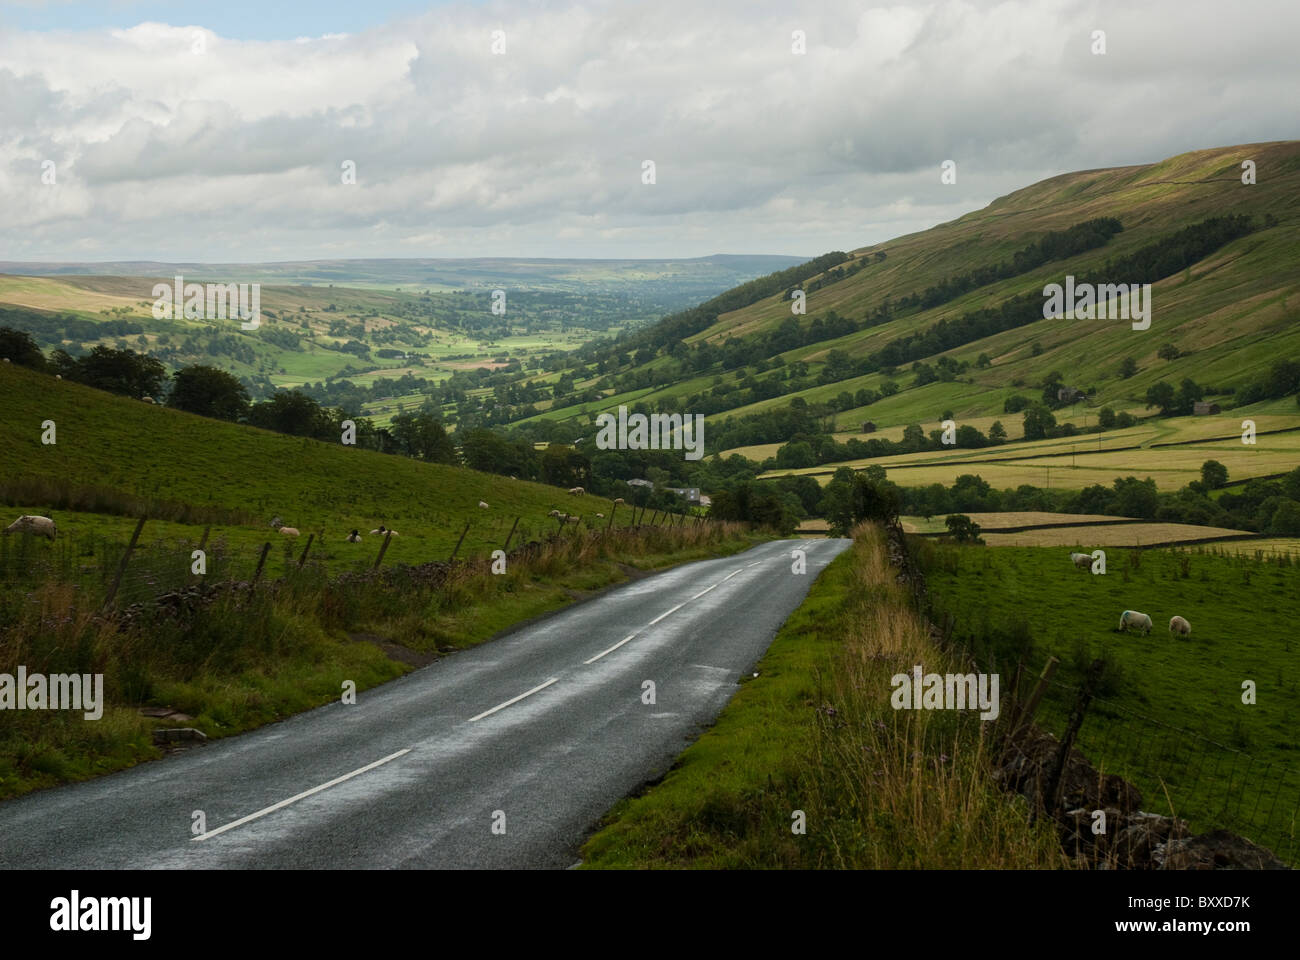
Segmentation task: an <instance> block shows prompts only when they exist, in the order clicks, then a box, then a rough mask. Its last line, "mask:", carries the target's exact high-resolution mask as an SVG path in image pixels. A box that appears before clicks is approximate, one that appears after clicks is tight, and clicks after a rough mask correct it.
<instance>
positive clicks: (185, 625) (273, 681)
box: [0, 523, 765, 799]
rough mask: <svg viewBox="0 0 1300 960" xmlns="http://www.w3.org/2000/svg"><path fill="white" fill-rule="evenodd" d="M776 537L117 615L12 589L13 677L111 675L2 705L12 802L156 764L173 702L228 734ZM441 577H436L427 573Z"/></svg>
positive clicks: (730, 538) (580, 552)
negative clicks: (155, 716) (85, 709)
mask: <svg viewBox="0 0 1300 960" xmlns="http://www.w3.org/2000/svg"><path fill="white" fill-rule="evenodd" d="M762 539H765V537H764V536H762V535H758V534H752V533H747V532H745V531H744V530H743V529H742V528H741V527H739V526H737V525H733V524H721V523H716V524H707V525H702V526H699V527H683V528H645V529H642V530H640V531H635V530H616V531H613V532H612V533H611V534H610V535H609V536H604V537H601V536H586V535H576V536H566V537H561V538H558V539H557V540H555V541H552V542H549V543H546V544H543V545H542V546H541V547H540V549H538V550H536V551H534V552H532V553H531V554H528V555H525V556H523V557H522V558H520V559H518V560H515V559H512V560H511V561H510V562H509V564H508V566H507V571H506V572H505V573H502V574H492V573H490V572H488V571H489V567H488V565H487V564H486V563H479V562H476V563H473V564H465V565H459V566H454V567H451V566H448V565H441V569H436V570H433V571H421V568H409V567H394V568H391V569H387V570H384V571H381V573H380V574H379V575H372V576H358V575H344V576H342V577H335V578H330V577H328V576H327V575H326V573H325V570H324V568H323V567H322V566H313V565H312V564H310V563H309V564H307V565H306V566H305V567H304V568H303V570H301V571H299V572H297V573H295V574H294V575H293V576H289V577H286V578H285V579H282V580H280V581H278V582H276V583H275V584H267V585H264V586H263V587H262V588H259V589H258V590H257V591H255V592H252V593H250V592H248V591H247V590H236V591H229V592H225V593H221V594H219V595H218V596H217V597H216V599H215V600H213V601H212V602H210V603H207V604H205V605H203V606H202V607H200V608H196V609H193V610H182V611H181V612H180V613H179V614H174V613H169V612H167V610H166V608H163V607H158V608H146V609H143V610H141V611H140V612H139V615H138V616H137V617H135V618H134V619H132V620H130V621H129V622H126V623H123V622H121V621H120V620H113V619H104V618H101V617H99V616H97V615H96V611H95V606H96V604H95V603H94V602H93V601H92V602H87V601H88V600H90V598H89V597H87V596H86V595H85V591H83V590H82V589H80V588H79V586H78V585H77V584H75V583H66V582H59V581H45V582H42V583H40V584H39V585H36V586H34V587H33V588H32V589H31V590H30V591H28V592H26V593H24V594H22V595H21V596H17V595H12V594H10V595H5V596H3V597H0V600H3V603H0V623H3V624H4V626H3V627H0V673H8V674H10V675H11V676H12V675H15V674H16V669H17V667H18V665H20V664H21V665H23V666H25V667H26V668H27V671H28V674H29V675H31V674H34V673H44V674H47V675H48V674H55V673H81V674H86V673H89V674H103V675H104V700H105V702H106V706H105V707H104V711H103V716H102V718H101V719H99V720H86V719H84V717H83V714H82V713H81V712H77V711H67V710H57V711H56V710H38V711H28V710H23V711H17V710H4V711H3V712H2V713H0V719H2V720H3V725H0V799H3V798H7V797H12V796H16V795H18V794H22V793H26V792H28V791H31V790H35V789H39V788H42V787H47V786H52V785H54V784H57V783H61V782H67V781H74V780H84V779H86V778H88V777H92V776H96V775H98V774H101V773H107V772H111V771H113V770H118V769H122V768H124V767H128V766H132V765H134V764H135V763H138V762H140V761H142V760H148V759H153V758H156V757H158V756H160V755H161V751H160V750H159V749H158V748H157V747H156V746H155V745H154V743H153V736H152V734H153V731H154V730H155V729H157V728H158V726H159V724H160V721H156V720H152V719H150V718H148V717H146V716H143V715H141V713H140V708H141V707H149V706H152V707H170V708H172V709H174V710H176V711H178V713H179V714H181V715H182V717H180V718H169V719H167V720H163V721H161V723H162V724H163V725H168V726H181V725H183V726H193V727H197V728H198V729H200V730H202V731H203V732H204V733H205V734H206V735H207V736H208V737H210V738H212V737H223V736H229V735H231V734H236V733H240V732H243V731H246V730H250V729H252V728H254V727H258V726H260V725H262V724H264V723H269V722H273V721H276V720H281V719H283V718H285V717H287V716H289V715H291V714H294V713H298V712H300V711H303V710H308V709H311V708H313V707H317V706H320V705H322V704H324V703H327V702H329V701H330V700H332V699H334V698H336V697H338V696H340V695H341V693H342V689H343V683H344V681H351V682H353V683H355V685H356V689H357V690H364V689H367V688H369V687H373V686H376V685H377V684H380V683H384V682H385V681H388V680H391V679H393V678H395V677H397V676H400V675H401V674H403V673H406V672H408V671H409V670H411V669H413V665H414V664H418V663H427V662H429V661H430V660H433V659H436V658H437V657H438V656H441V655H444V654H446V653H449V652H452V651H454V650H456V649H460V648H464V647H468V646H472V645H474V644H477V643H481V642H483V641H485V640H487V639H489V638H491V637H492V636H494V635H496V634H497V633H499V632H501V631H502V630H504V629H506V628H508V627H510V626H512V625H514V624H518V623H521V622H523V621H525V620H528V619H530V618H532V617H536V616H539V615H541V614H545V613H548V612H551V611H553V610H557V609H559V608H561V607H563V606H566V605H568V604H570V603H573V602H575V601H576V600H580V599H583V598H584V596H585V595H586V594H587V593H588V592H590V591H594V590H598V589H601V588H604V587H607V586H610V585H612V584H615V583H618V582H620V581H623V580H626V579H628V578H629V577H630V576H634V575H635V574H636V571H637V570H643V571H648V570H655V569H660V568H663V567H668V566H672V565H675V564H678V563H684V562H688V561H691V560H698V559H703V558H706V557H714V556H726V555H729V554H732V553H736V552H738V551H740V550H743V549H745V548H747V547H749V546H752V545H753V544H754V543H755V542H758V541H760V540H762ZM430 572H431V573H432V574H434V576H428V577H426V576H424V575H423V574H424V573H430Z"/></svg>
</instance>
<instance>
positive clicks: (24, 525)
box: [4, 515, 58, 540]
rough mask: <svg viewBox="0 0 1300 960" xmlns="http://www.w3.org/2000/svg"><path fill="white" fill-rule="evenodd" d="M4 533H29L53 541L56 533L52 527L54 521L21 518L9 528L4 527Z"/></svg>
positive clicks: (32, 517)
mask: <svg viewBox="0 0 1300 960" xmlns="http://www.w3.org/2000/svg"><path fill="white" fill-rule="evenodd" d="M4 532H5V533H31V534H35V535H36V536H38V537H49V538H50V539H51V540H53V539H54V535H55V533H57V532H58V531H57V530H56V529H55V527H54V521H53V520H51V519H50V518H49V517H35V516H27V515H24V516H21V517H19V518H18V519H17V520H15V521H14V522H13V523H11V524H9V526H7V527H5V531H4Z"/></svg>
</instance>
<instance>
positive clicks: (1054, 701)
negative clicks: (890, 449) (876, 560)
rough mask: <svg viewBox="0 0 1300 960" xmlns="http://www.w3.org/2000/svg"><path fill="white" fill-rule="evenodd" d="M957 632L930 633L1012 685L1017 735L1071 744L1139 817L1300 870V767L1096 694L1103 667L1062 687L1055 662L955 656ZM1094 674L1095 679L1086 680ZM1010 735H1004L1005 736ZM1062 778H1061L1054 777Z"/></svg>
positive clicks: (918, 597) (950, 619) (908, 561)
mask: <svg viewBox="0 0 1300 960" xmlns="http://www.w3.org/2000/svg"><path fill="white" fill-rule="evenodd" d="M895 526H896V527H897V530H896V531H895V536H894V537H891V540H894V539H896V541H897V543H898V544H899V546H898V547H897V548H892V549H894V561H895V563H896V564H898V565H899V566H900V567H901V568H902V571H903V574H902V575H903V576H904V577H905V578H906V579H907V580H908V581H909V583H910V586H911V589H912V592H913V599H914V601H915V603H916V604H917V608H918V609H920V610H923V611H925V612H926V613H927V616H929V618H930V619H931V621H932V622H935V621H936V620H937V619H938V617H937V616H936V614H935V607H934V604H933V602H932V599H931V597H930V596H929V590H928V586H927V583H926V578H925V573H924V571H923V570H922V569H921V566H920V564H919V563H918V562H917V560H916V557H915V555H914V552H913V551H912V550H911V549H910V548H909V547H908V545H907V541H906V537H905V536H904V534H903V531H902V528H901V526H898V525H897V524H895ZM955 625H956V621H955V617H954V616H953V615H952V614H947V615H945V616H944V617H943V622H942V625H941V626H939V627H937V628H936V629H937V632H938V633H939V641H938V642H939V643H940V645H941V646H943V647H945V648H946V649H948V650H950V651H951V652H953V653H954V654H955V655H957V656H958V657H959V658H960V659H961V661H962V662H963V663H967V664H969V668H970V669H971V670H973V671H975V672H977V673H987V674H997V675H999V677H1000V679H1001V681H1002V682H1003V683H1006V682H1007V681H1008V680H1009V681H1010V688H1009V689H1006V688H1004V691H1005V692H1003V694H1002V704H1003V706H1002V710H1003V714H1004V716H1005V715H1008V714H1009V715H1011V716H1012V717H1015V718H1016V721H1015V723H1016V725H1017V726H1018V725H1019V724H1021V723H1024V722H1026V721H1032V723H1033V724H1035V725H1036V726H1037V727H1038V729H1040V730H1042V731H1045V732H1047V733H1050V734H1051V735H1052V736H1053V737H1055V738H1056V740H1057V741H1058V742H1060V743H1064V744H1065V745H1066V747H1067V748H1068V747H1070V746H1071V745H1072V747H1073V749H1074V750H1077V751H1078V753H1079V754H1081V755H1082V757H1083V758H1086V760H1087V761H1088V762H1089V763H1090V764H1091V765H1092V767H1093V768H1095V769H1096V771H1097V774H1098V776H1099V777H1107V776H1113V777H1120V778H1122V779H1123V780H1125V781H1127V782H1128V783H1129V784H1131V785H1133V786H1135V787H1137V789H1138V791H1139V792H1140V794H1141V805H1142V806H1141V809H1142V810H1143V811H1145V812H1147V813H1155V814H1160V815H1162V816H1167V817H1172V818H1177V819H1178V820H1181V821H1185V822H1186V823H1187V824H1188V825H1189V827H1190V828H1191V830H1192V831H1193V832H1195V833H1208V832H1212V831H1216V830H1227V831H1230V832H1231V833H1235V834H1237V835H1239V836H1242V837H1244V838H1246V839H1247V840H1250V841H1251V842H1253V843H1255V844H1257V845H1258V846H1262V847H1265V848H1266V849H1268V850H1270V851H1271V852H1272V853H1273V854H1275V855H1276V856H1277V857H1278V858H1279V859H1281V860H1283V861H1285V862H1286V863H1289V864H1291V865H1293V866H1296V865H1300V838H1298V830H1300V766H1297V765H1296V764H1292V763H1282V762H1278V761H1276V760H1270V759H1267V758H1263V757H1258V756H1255V755H1253V754H1251V753H1250V752H1248V751H1247V750H1246V749H1243V748H1242V747H1237V746H1232V745H1230V744H1225V743H1223V742H1222V741H1221V740H1218V739H1215V738H1213V737H1210V736H1206V735H1205V734H1202V733H1197V732H1196V731H1194V730H1190V729H1186V728H1183V727H1179V726H1176V725H1174V724H1171V723H1168V722H1166V721H1162V720H1159V719H1157V718H1155V717H1151V716H1148V715H1146V714H1144V713H1142V712H1140V711H1138V710H1135V709H1134V708H1133V707H1132V706H1130V705H1129V704H1127V703H1123V702H1120V701H1119V700H1116V699H1114V698H1113V697H1107V696H1103V695H1101V694H1104V693H1106V692H1107V691H1106V689H1105V685H1104V684H1103V683H1101V682H1100V677H1101V676H1102V673H1103V672H1104V670H1105V667H1106V664H1105V663H1104V662H1102V661H1095V660H1094V661H1093V663H1092V665H1091V667H1090V668H1089V669H1088V670H1087V671H1085V670H1084V669H1081V667H1082V665H1081V664H1076V665H1075V667H1076V669H1075V670H1074V671H1073V673H1074V674H1075V675H1076V677H1078V676H1082V679H1074V680H1067V679H1064V678H1062V677H1059V676H1057V675H1056V673H1055V668H1056V665H1057V664H1059V662H1060V661H1059V660H1058V659H1057V658H1056V657H1050V658H1049V660H1048V663H1047V665H1044V664H1028V663H1025V662H1023V660H1021V659H1019V658H1016V657H1007V656H1002V657H998V656H997V655H996V654H995V653H992V652H985V653H984V655H983V656H982V657H981V656H980V655H978V654H977V653H976V651H974V650H973V649H971V648H970V647H969V646H966V647H962V648H960V649H957V648H956V646H955V644H954V643H953V640H952V637H953V635H954V633H955ZM1094 669H1095V670H1096V671H1097V672H1096V673H1095V674H1094V673H1091V672H1090V671H1092V670H1094ZM1026 713H1027V714H1028V716H1027V717H1026V716H1024V714H1026ZM1017 732H1018V731H1016V730H1015V729H1011V730H1008V729H1007V728H1006V727H1005V726H1004V727H1003V728H1002V733H1003V735H1004V736H1006V735H1009V734H1016V733H1017ZM1065 759H1066V755H1065V754H1063V755H1062V757H1061V760H1062V761H1064V760H1065ZM1063 765H1064V764H1063V763H1062V764H1058V767H1059V766H1063ZM1060 774H1061V771H1060V769H1057V770H1055V771H1054V773H1053V775H1054V776H1056V777H1057V778H1059V777H1060ZM1050 802H1055V798H1052V799H1051V800H1049V803H1050ZM1049 812H1051V811H1049Z"/></svg>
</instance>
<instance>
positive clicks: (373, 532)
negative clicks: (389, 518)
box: [370, 523, 397, 537]
mask: <svg viewBox="0 0 1300 960" xmlns="http://www.w3.org/2000/svg"><path fill="white" fill-rule="evenodd" d="M385 534H387V535H388V536H391V537H395V536H397V531H396V530H389V529H388V528H387V527H385V526H384V525H383V524H382V523H381V524H380V525H379V527H378V528H377V529H375V530H371V531H370V535H371V536H372V537H382V536H384V535H385Z"/></svg>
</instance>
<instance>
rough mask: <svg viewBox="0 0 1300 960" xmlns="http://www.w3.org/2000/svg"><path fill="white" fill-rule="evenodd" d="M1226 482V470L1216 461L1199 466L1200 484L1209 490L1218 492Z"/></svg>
mask: <svg viewBox="0 0 1300 960" xmlns="http://www.w3.org/2000/svg"><path fill="white" fill-rule="evenodd" d="M1227 482H1228V468H1227V467H1225V466H1224V465H1223V464H1221V463H1220V462H1219V461H1218V460H1206V461H1205V462H1204V463H1203V464H1201V483H1203V484H1205V486H1206V487H1208V488H1209V489H1211V490H1218V489H1219V488H1220V487H1221V486H1223V485H1224V484H1226V483H1227Z"/></svg>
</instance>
